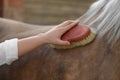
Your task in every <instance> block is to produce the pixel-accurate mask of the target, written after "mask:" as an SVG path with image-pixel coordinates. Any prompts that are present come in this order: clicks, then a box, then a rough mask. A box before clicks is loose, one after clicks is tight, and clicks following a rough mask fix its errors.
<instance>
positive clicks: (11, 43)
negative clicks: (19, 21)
mask: <svg viewBox="0 0 120 80" xmlns="http://www.w3.org/2000/svg"><path fill="white" fill-rule="evenodd" d="M3 47H4V51H5V56H6V63H7V64H11V63H12V62H13V61H15V60H17V59H18V39H17V38H15V39H11V40H6V41H5V42H4V44H3Z"/></svg>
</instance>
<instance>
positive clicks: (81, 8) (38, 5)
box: [0, 0, 94, 25]
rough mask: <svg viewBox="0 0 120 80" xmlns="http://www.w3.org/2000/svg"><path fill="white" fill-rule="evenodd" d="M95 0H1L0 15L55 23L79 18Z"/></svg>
mask: <svg viewBox="0 0 120 80" xmlns="http://www.w3.org/2000/svg"><path fill="white" fill-rule="evenodd" d="M93 1H94V0H0V17H4V18H9V19H13V20H18V21H23V22H26V23H31V24H40V25H53V24H59V23H61V22H63V21H65V20H69V19H73V20H74V19H77V18H79V17H80V16H81V15H82V14H84V13H85V12H86V10H87V9H88V8H89V6H90V5H91V3H93Z"/></svg>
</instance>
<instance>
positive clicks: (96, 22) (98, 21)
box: [79, 0, 120, 44]
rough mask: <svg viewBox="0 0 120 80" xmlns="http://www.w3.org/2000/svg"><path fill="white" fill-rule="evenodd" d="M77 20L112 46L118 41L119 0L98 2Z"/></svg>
mask: <svg viewBox="0 0 120 80" xmlns="http://www.w3.org/2000/svg"><path fill="white" fill-rule="evenodd" d="M79 20H80V23H81V24H87V25H90V27H91V28H94V29H95V30H96V31H97V32H98V33H99V34H100V36H101V37H103V36H104V35H106V39H107V42H108V44H110V43H111V44H114V43H115V42H116V41H117V40H118V39H120V0H98V1H96V2H95V3H93V5H92V6H91V7H90V9H89V10H88V11H87V12H86V13H85V14H84V15H83V16H82V17H81V18H80V19H79Z"/></svg>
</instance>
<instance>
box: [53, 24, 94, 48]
mask: <svg viewBox="0 0 120 80" xmlns="http://www.w3.org/2000/svg"><path fill="white" fill-rule="evenodd" d="M95 36H96V32H95V31H94V30H92V29H91V28H90V27H89V26H87V25H80V24H78V25H76V26H74V27H73V28H71V29H70V30H68V31H67V32H66V33H65V34H63V36H62V37H61V39H62V40H65V41H69V42H70V43H71V44H70V45H69V46H61V45H52V47H54V48H56V49H70V48H74V47H77V46H85V45H87V44H88V43H90V42H92V41H93V40H94V39H95Z"/></svg>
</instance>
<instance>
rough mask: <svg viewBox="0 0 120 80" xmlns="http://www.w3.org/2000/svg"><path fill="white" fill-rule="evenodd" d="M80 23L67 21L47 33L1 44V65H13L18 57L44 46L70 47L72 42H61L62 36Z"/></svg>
mask: <svg viewBox="0 0 120 80" xmlns="http://www.w3.org/2000/svg"><path fill="white" fill-rule="evenodd" d="M77 24H78V22H75V21H65V22H63V23H61V24H60V25H57V26H55V27H54V28H52V29H51V30H49V31H48V32H46V33H40V34H38V35H35V36H31V37H27V38H23V39H17V38H14V39H10V40H6V41H5V42H2V43H0V65H3V64H11V63H12V62H13V61H15V60H17V59H18V57H20V56H22V55H24V54H26V53H28V52H29V51H31V50H33V49H34V48H36V47H38V46H41V45H43V44H58V45H69V44H70V42H68V41H63V40H61V36H62V35H63V34H64V33H65V32H66V31H67V30H69V29H70V28H72V27H73V26H74V25H77Z"/></svg>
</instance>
